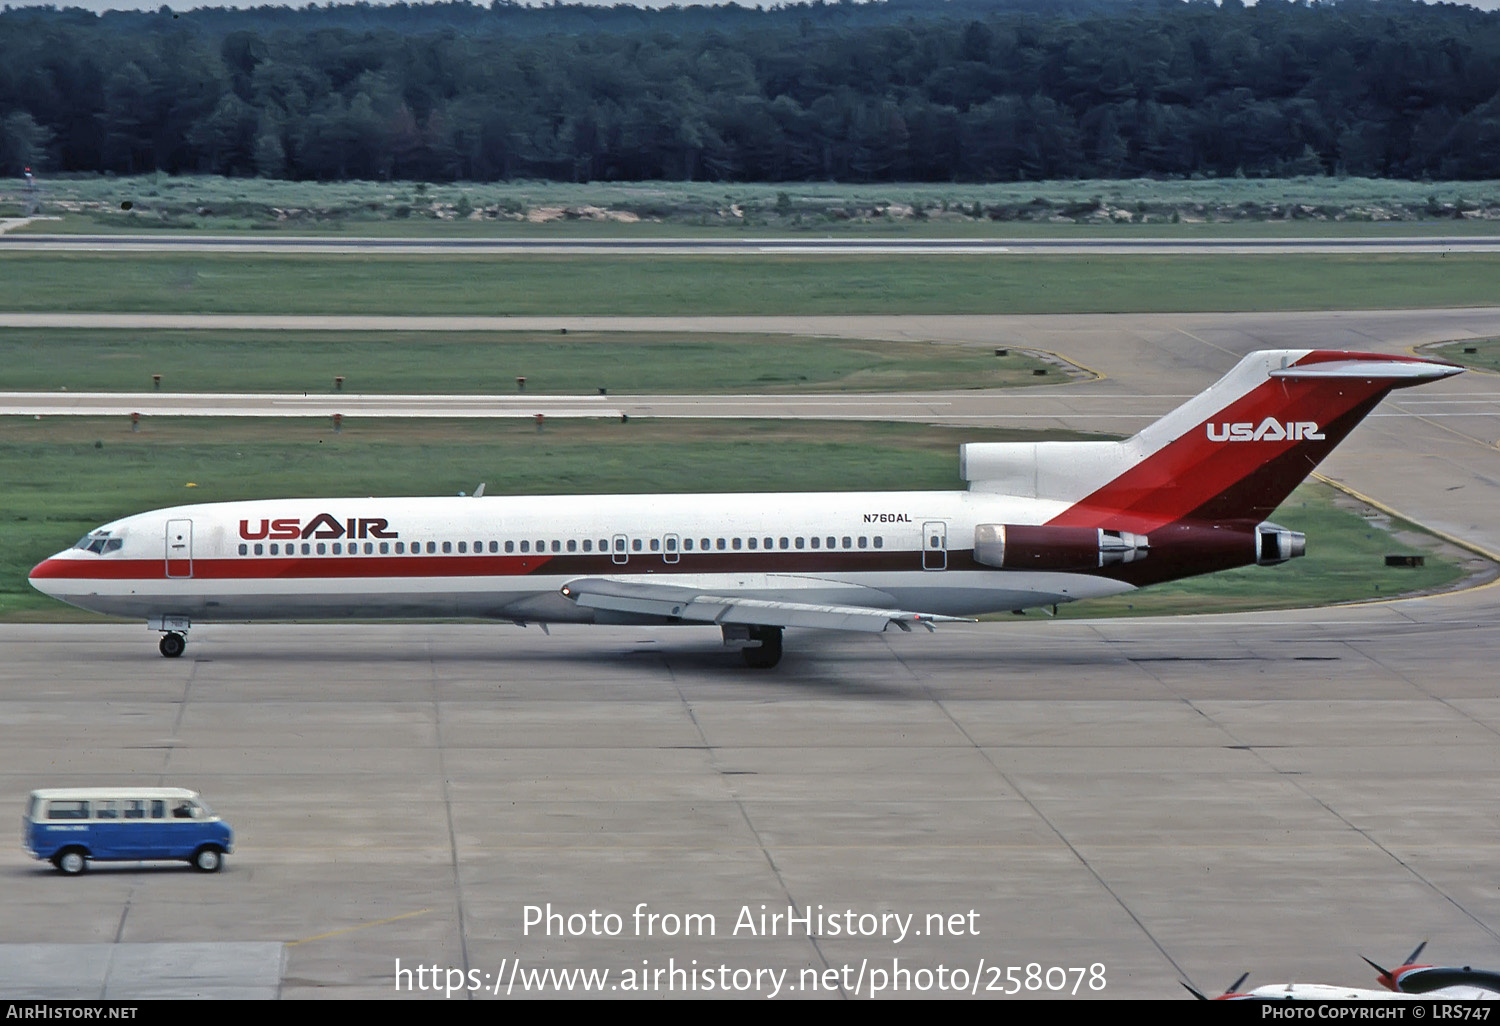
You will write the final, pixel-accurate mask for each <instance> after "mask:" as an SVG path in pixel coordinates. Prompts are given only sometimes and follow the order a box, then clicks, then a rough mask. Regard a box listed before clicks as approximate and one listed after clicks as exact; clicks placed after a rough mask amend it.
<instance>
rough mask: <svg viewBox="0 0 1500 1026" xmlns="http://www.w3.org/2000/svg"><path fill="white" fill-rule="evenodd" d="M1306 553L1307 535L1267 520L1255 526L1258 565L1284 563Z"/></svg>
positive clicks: (1256, 560)
mask: <svg viewBox="0 0 1500 1026" xmlns="http://www.w3.org/2000/svg"><path fill="white" fill-rule="evenodd" d="M1306 553H1307V535H1305V534H1303V533H1302V532H1301V531H1288V530H1287V529H1286V528H1285V527H1282V526H1281V525H1280V524H1273V523H1271V522H1270V521H1269V520H1267V521H1265V522H1263V523H1261V524H1259V525H1257V526H1256V528H1255V562H1256V563H1257V564H1259V565H1260V566H1271V565H1272V564H1275V563H1285V562H1286V561H1287V560H1289V559H1296V558H1297V557H1298V556H1301V555H1305V554H1306Z"/></svg>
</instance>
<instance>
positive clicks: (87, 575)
mask: <svg viewBox="0 0 1500 1026" xmlns="http://www.w3.org/2000/svg"><path fill="white" fill-rule="evenodd" d="M948 561H949V567H950V568H953V569H958V568H960V566H962V567H964V568H971V567H977V564H974V563H973V561H972V560H971V559H970V558H969V553H968V552H966V551H965V552H957V551H950V552H949V553H948ZM173 562H174V563H177V562H179V561H177V560H173ZM182 562H185V561H182ZM956 564H957V565H956ZM174 569H175V567H174ZM920 569H922V553H921V552H918V551H912V550H907V551H901V550H890V549H885V550H881V551H869V550H867V551H852V552H846V551H843V550H833V551H828V550H822V551H817V550H806V549H805V550H802V551H800V552H723V553H683V554H682V555H681V558H680V559H679V560H678V561H677V562H676V563H668V562H666V561H665V560H664V559H662V557H661V554H660V553H655V554H652V553H639V552H638V553H631V555H630V559H629V560H628V561H627V562H625V563H616V562H615V561H614V560H613V558H611V556H610V555H609V554H608V553H605V554H602V555H601V554H599V553H593V554H588V555H585V554H582V553H575V554H558V555H552V554H550V553H548V554H545V555H538V554H531V555H525V556H523V555H511V556H488V555H485V556H457V555H453V556H427V555H422V556H292V557H286V556H240V557H237V558H232V559H195V560H193V563H192V571H193V572H192V577H193V578H194V579H200V580H290V579H311V580H316V579H325V580H327V579H331V580H338V579H346V578H347V579H358V578H370V577H396V578H414V577H526V576H528V575H531V574H538V573H543V572H545V573H548V574H556V575H565V576H584V575H600V574H605V575H608V574H625V573H636V574H641V573H654V574H709V573H819V572H823V573H827V572H854V571H882V570H884V571H890V570H920ZM985 569H988V568H985ZM31 576H32V577H34V578H37V579H48V578H67V579H77V580H120V581H124V580H155V579H164V578H166V567H165V563H164V561H163V560H160V559H103V558H101V559H97V560H93V559H49V560H46V561H45V562H43V563H42V564H41V565H39V566H37V567H36V568H35V569H34V570H33V571H32V573H31ZM172 579H174V580H183V579H186V578H185V577H174V578H172Z"/></svg>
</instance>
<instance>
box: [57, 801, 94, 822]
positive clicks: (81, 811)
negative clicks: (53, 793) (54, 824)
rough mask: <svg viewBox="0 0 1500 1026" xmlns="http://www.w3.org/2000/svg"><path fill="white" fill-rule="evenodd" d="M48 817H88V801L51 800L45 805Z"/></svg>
mask: <svg viewBox="0 0 1500 1026" xmlns="http://www.w3.org/2000/svg"><path fill="white" fill-rule="evenodd" d="M47 818H48V819H88V818H89V803H88V802H51V803H50V804H48V806H47Z"/></svg>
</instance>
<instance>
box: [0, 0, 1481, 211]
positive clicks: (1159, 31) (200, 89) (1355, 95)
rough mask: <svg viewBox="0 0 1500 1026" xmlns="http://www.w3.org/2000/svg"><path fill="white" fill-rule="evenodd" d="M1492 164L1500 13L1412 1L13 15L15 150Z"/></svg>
mask: <svg viewBox="0 0 1500 1026" xmlns="http://www.w3.org/2000/svg"><path fill="white" fill-rule="evenodd" d="M27 165H35V166H37V167H39V168H43V169H47V170H52V171H65V172H71V171H92V172H99V171H105V172H115V173H120V174H138V173H141V172H147V171H164V172H168V173H186V172H202V173H218V174H226V175H262V176H268V177H284V178H297V179H343V178H372V179H383V178H405V179H420V180H434V181H446V180H457V179H465V180H482V181H488V180H498V179H510V178H521V177H525V178H547V179H556V180H564V181H586V180H587V181H600V180H603V181H626V180H644V179H673V180H721V181H768V182H769V181H797V180H841V181H851V182H881V181H1003V180H1026V179H1041V178H1084V177H1106V178H1122V177H1138V176H1187V175H1236V174H1243V175H1250V176H1256V175H1300V174H1350V175H1371V176H1387V177H1399V178H1422V177H1426V176H1431V177H1434V178H1444V179H1463V178H1494V177H1500V14H1492V13H1484V12H1481V11H1478V10H1476V9H1474V8H1470V7H1464V6H1458V5H1454V4H1438V5H1428V4H1423V3H1419V2H1417V0H1322V2H1306V0H1304V2H1290V0H1260V2H1259V3H1257V4H1254V5H1253V6H1248V7H1247V6H1244V5H1243V4H1242V3H1241V2H1240V0H1223V2H1222V3H1221V4H1216V3H1213V2H1211V0H888V2H883V3H881V2H875V3H848V2H843V3H822V2H818V3H800V4H789V5H784V6H780V7H776V8H771V9H766V10H761V9H757V8H748V7H740V6H736V5H733V4H730V5H728V6H723V7H675V8H668V9H665V10H647V9H641V8H634V7H626V6H623V5H622V6H616V7H590V6H584V5H576V4H575V5H564V4H554V5H552V6H548V7H540V8H531V7H523V6H519V5H516V4H512V3H501V2H499V0H497V2H495V3H493V4H491V5H490V6H488V7H484V6H478V5H474V4H469V3H462V2H460V3H442V4H430V5H418V4H413V5H406V4H397V5H394V6H372V5H369V4H351V5H340V6H336V5H326V6H318V5H315V4H314V5H309V6H308V7H305V8H302V9H292V8H289V7H261V8H256V9H250V10H227V9H199V10H195V11H191V12H186V13H182V14H173V13H172V12H170V11H169V10H167V9H166V8H162V10H161V11H159V12H154V13H119V12H111V13H109V14H105V15H95V14H92V13H89V12H86V11H81V10H76V9H57V8H52V7H43V8H11V7H6V8H5V9H4V10H3V11H0V172H3V173H8V174H15V173H18V172H19V171H20V170H21V168H22V167H23V166H27Z"/></svg>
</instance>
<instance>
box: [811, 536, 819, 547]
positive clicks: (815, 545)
mask: <svg viewBox="0 0 1500 1026" xmlns="http://www.w3.org/2000/svg"><path fill="white" fill-rule="evenodd" d="M812 547H813V548H817V547H818V538H817V536H816V535H814V536H813V539H812Z"/></svg>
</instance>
